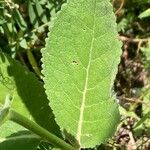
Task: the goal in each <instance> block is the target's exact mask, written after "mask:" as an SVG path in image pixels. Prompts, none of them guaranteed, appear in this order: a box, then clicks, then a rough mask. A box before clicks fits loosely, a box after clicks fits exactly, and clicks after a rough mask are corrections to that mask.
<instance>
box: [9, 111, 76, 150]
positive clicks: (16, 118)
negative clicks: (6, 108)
mask: <svg viewBox="0 0 150 150" xmlns="http://www.w3.org/2000/svg"><path fill="white" fill-rule="evenodd" d="M9 119H10V120H12V121H13V122H16V123H18V124H20V125H21V126H23V127H25V128H27V129H29V130H30V131H32V132H33V133H35V134H37V135H39V136H40V137H41V138H43V139H45V140H47V141H48V142H49V143H51V144H52V145H53V146H56V147H59V148H61V149H62V150H77V149H76V148H74V147H72V146H71V145H70V144H68V143H66V142H65V141H63V140H62V139H60V138H58V137H57V136H55V135H54V134H52V133H50V132H48V131H47V130H46V129H44V128H42V127H41V126H39V125H38V124H36V123H34V122H32V121H31V120H29V119H27V118H26V117H24V116H22V115H21V114H19V113H17V112H15V111H14V110H10V115H9Z"/></svg>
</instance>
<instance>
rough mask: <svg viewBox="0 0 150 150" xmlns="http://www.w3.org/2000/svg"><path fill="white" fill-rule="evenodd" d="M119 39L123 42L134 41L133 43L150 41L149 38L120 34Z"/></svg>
mask: <svg viewBox="0 0 150 150" xmlns="http://www.w3.org/2000/svg"><path fill="white" fill-rule="evenodd" d="M119 39H120V40H121V41H123V42H126V41H127V42H133V43H139V42H141V43H143V42H148V39H140V38H129V37H125V36H119Z"/></svg>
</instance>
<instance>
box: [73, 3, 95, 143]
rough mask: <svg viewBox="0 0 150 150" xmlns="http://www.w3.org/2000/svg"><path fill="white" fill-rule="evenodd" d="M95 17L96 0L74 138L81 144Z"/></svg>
mask: <svg viewBox="0 0 150 150" xmlns="http://www.w3.org/2000/svg"><path fill="white" fill-rule="evenodd" d="M95 17H96V0H95V1H94V15H93V21H94V22H93V30H92V31H93V32H92V40H91V46H90V53H89V62H88V65H87V69H86V80H85V84H84V90H83V96H82V102H81V107H80V116H79V122H78V127H77V134H76V139H77V141H78V142H79V144H80V145H81V135H82V126H83V119H84V108H85V100H86V93H87V90H88V88H87V87H88V80H89V70H90V65H91V60H92V52H93V45H94V40H95Z"/></svg>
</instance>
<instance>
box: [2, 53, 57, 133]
mask: <svg viewBox="0 0 150 150" xmlns="http://www.w3.org/2000/svg"><path fill="white" fill-rule="evenodd" d="M0 89H1V90H0V103H2V104H4V101H5V97H6V95H8V94H9V95H10V96H12V97H13V100H12V105H11V107H12V108H13V109H15V110H16V111H17V112H18V113H20V114H22V115H24V116H26V117H27V118H30V119H32V117H33V119H34V120H35V121H36V122H37V123H38V124H39V125H41V126H42V127H44V128H46V129H47V130H49V131H51V132H52V133H55V134H59V133H60V132H59V128H58V126H57V125H56V123H55V121H54V116H53V114H52V111H51V108H50V107H49V106H48V100H47V97H46V94H45V90H44V88H43V85H42V83H41V82H39V81H38V79H37V78H36V76H35V75H34V74H33V73H31V72H29V71H28V69H27V68H26V67H23V66H22V65H21V64H20V63H18V62H16V61H14V60H13V59H11V58H10V57H9V56H7V55H4V54H3V53H1V52H0Z"/></svg>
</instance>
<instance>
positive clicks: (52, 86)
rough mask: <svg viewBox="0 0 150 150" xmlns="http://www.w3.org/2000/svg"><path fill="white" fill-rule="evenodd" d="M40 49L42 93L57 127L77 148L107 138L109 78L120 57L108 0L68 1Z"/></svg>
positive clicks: (111, 120) (111, 122) (111, 123)
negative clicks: (50, 108)
mask: <svg viewBox="0 0 150 150" xmlns="http://www.w3.org/2000/svg"><path fill="white" fill-rule="evenodd" d="M50 31H51V32H50V33H49V38H48V39H47V44H46V49H44V50H43V51H42V53H43V59H42V61H43V74H44V76H45V77H44V82H45V88H46V93H47V95H48V98H49V100H50V105H51V107H52V109H53V112H54V114H55V117H56V121H57V123H58V124H59V125H60V127H61V130H65V131H67V133H69V134H71V135H73V136H74V137H75V138H76V140H77V141H78V143H79V144H80V147H81V148H86V147H94V146H95V145H98V144H100V143H102V142H104V141H105V140H106V139H107V138H109V137H111V136H112V134H113V133H114V131H115V129H116V125H117V123H118V121H119V118H120V116H119V111H118V108H117V104H116V102H115V101H114V100H115V96H114V93H113V90H112V88H113V83H114V79H115V76H116V73H117V66H118V63H119V61H120V55H121V44H120V42H119V41H118V39H117V27H116V23H115V15H114V13H113V10H112V6H111V4H110V3H109V0H82V1H78V0H70V1H69V2H68V4H67V5H66V6H64V7H63V9H62V11H61V12H60V13H59V15H58V16H57V19H56V20H55V22H54V25H53V27H52V29H51V30H50Z"/></svg>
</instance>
